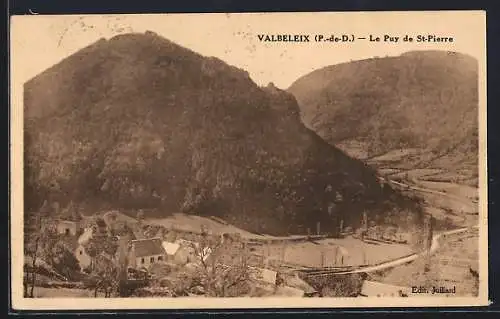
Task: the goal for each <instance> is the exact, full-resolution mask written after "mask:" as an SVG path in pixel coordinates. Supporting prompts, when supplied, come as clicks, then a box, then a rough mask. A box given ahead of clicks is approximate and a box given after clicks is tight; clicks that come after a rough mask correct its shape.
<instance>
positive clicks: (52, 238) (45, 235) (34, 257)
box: [24, 214, 57, 298]
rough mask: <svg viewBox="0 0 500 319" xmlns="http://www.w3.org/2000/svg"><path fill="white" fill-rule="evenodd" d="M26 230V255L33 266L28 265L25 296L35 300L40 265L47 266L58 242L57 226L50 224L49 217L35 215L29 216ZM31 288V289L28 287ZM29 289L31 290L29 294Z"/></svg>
mask: <svg viewBox="0 0 500 319" xmlns="http://www.w3.org/2000/svg"><path fill="white" fill-rule="evenodd" d="M24 224H25V228H24V253H25V256H27V257H29V261H30V263H31V265H27V267H26V270H27V276H26V283H25V284H24V294H25V296H26V297H29V298H34V289H35V283H36V275H37V272H38V269H39V268H40V267H39V266H40V264H46V261H45V259H46V257H47V256H48V254H49V250H50V248H51V247H52V246H53V244H54V243H55V242H57V232H56V229H55V225H53V224H51V223H49V221H48V217H47V216H42V214H33V215H31V216H28V218H27V220H26V221H25V223H24ZM28 286H30V287H28ZM28 288H29V289H30V291H29V293H28Z"/></svg>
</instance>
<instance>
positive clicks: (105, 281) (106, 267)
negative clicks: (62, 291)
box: [86, 254, 118, 298]
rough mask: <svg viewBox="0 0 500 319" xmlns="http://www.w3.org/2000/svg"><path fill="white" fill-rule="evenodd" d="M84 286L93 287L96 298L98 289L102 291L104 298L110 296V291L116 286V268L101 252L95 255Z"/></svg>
mask: <svg viewBox="0 0 500 319" xmlns="http://www.w3.org/2000/svg"><path fill="white" fill-rule="evenodd" d="M86 286H87V287H88V288H91V289H94V297H96V298H97V296H98V292H99V290H102V291H104V298H108V297H111V293H112V292H113V291H114V290H116V289H117V288H118V268H117V266H116V265H115V263H114V262H113V261H112V260H111V259H110V258H109V257H107V256H105V255H103V254H100V255H98V256H96V257H95V261H94V268H93V270H92V272H91V274H90V279H89V280H88V281H87V284H86Z"/></svg>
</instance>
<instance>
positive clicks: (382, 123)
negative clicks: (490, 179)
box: [288, 51, 478, 184]
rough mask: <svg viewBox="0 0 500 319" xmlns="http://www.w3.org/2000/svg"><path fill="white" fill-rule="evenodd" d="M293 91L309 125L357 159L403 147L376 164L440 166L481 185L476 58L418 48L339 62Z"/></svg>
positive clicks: (298, 83) (306, 78)
mask: <svg viewBox="0 0 500 319" xmlns="http://www.w3.org/2000/svg"><path fill="white" fill-rule="evenodd" d="M288 92H290V93H292V94H293V95H294V96H295V97H296V99H297V101H298V103H299V106H300V108H301V115H302V119H303V121H304V123H305V124H306V125H307V126H308V127H310V128H312V129H313V130H314V131H315V132H317V133H318V134H319V135H320V136H322V137H323V138H325V140H327V141H328V142H329V143H331V144H333V145H336V146H338V147H340V148H341V149H343V150H344V151H346V152H347V153H348V154H349V155H351V156H354V157H357V158H362V159H373V158H376V157H378V156H381V155H384V154H386V153H388V152H391V151H394V152H395V151H401V152H402V153H405V154H407V155H404V156H400V157H399V158H398V159H397V160H392V161H391V160H390V159H389V160H388V159H384V163H381V161H378V162H377V161H375V162H377V164H378V165H377V166H382V167H383V168H404V169H414V168H436V169H441V173H440V174H441V175H442V174H443V173H447V174H448V176H450V173H451V176H452V177H456V179H458V180H460V181H463V182H466V183H471V184H475V183H476V182H477V174H478V169H477V165H478V162H477V157H478V64H477V61H476V60H475V59H474V58H472V57H470V56H467V55H464V54H459V53H454V52H445V51H414V52H408V53H405V54H402V55H401V56H397V57H384V58H372V59H367V60H362V61H353V62H348V63H343V64H338V65H332V66H328V67H325V68H322V69H319V70H316V71H313V72H311V73H309V74H307V75H305V76H303V77H301V78H300V79H298V80H297V81H296V82H295V83H293V84H292V85H291V86H290V88H289V89H288ZM393 155H394V154H393ZM396 155H397V154H396ZM388 157H391V155H390V156H388ZM392 157H393V158H395V157H397V156H392ZM450 179H452V178H451V177H450Z"/></svg>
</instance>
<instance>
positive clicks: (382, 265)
mask: <svg viewBox="0 0 500 319" xmlns="http://www.w3.org/2000/svg"><path fill="white" fill-rule="evenodd" d="M379 179H380V180H382V181H386V182H389V183H391V184H394V185H397V186H399V187H403V188H405V189H412V190H416V191H420V192H425V193H431V194H436V195H440V196H444V197H448V198H450V199H453V200H456V201H459V202H461V203H464V204H467V205H470V206H471V207H472V206H473V204H472V203H471V202H470V201H467V200H465V199H463V198H460V197H458V196H453V195H450V194H448V193H445V192H440V191H435V190H430V189H426V188H422V187H416V186H411V185H407V184H404V183H400V182H396V181H392V180H386V179H384V178H382V177H379ZM478 228H479V227H478V226H477V225H476V226H472V227H463V228H458V229H453V230H450V231H446V232H442V233H439V234H436V235H434V236H433V237H432V244H431V247H430V249H429V251H423V252H419V253H414V254H411V255H408V256H404V257H400V258H397V259H394V260H389V261H386V262H382V263H379V264H377V265H371V266H364V267H360V268H356V269H352V270H346V271H339V270H338V269H336V270H333V269H332V270H327V269H325V270H318V272H308V273H307V276H310V277H320V276H329V275H332V274H335V275H347V274H356V273H367V272H374V271H380V270H385V269H389V268H393V267H397V266H400V265H404V264H407V263H409V262H412V261H414V260H416V259H417V258H419V257H421V256H424V255H425V254H428V253H429V254H433V253H435V252H436V250H437V249H438V248H439V240H440V239H441V238H443V237H446V236H448V235H453V234H460V233H464V232H467V231H469V230H472V229H478Z"/></svg>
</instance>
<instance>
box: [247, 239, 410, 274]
mask: <svg viewBox="0 0 500 319" xmlns="http://www.w3.org/2000/svg"><path fill="white" fill-rule="evenodd" d="M283 249H284V261H285V262H289V263H293V264H298V265H303V266H307V267H322V266H324V267H331V266H351V265H352V266H355V265H363V264H377V263H380V262H383V261H387V260H391V259H396V258H398V257H402V256H406V255H409V254H411V253H412V250H411V248H410V247H409V246H407V245H397V244H378V245H376V244H368V243H365V242H363V241H361V240H359V239H355V238H352V237H347V238H342V239H324V240H318V241H315V242H302V243H288V244H287V245H286V246H285V245H284V244H271V245H269V248H268V246H267V245H264V246H261V247H258V248H257V249H256V253H258V254H262V255H264V256H266V255H269V257H270V258H271V259H278V260H279V259H280V258H281V256H282V254H283ZM268 250H269V253H268ZM342 256H343V258H342Z"/></svg>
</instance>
